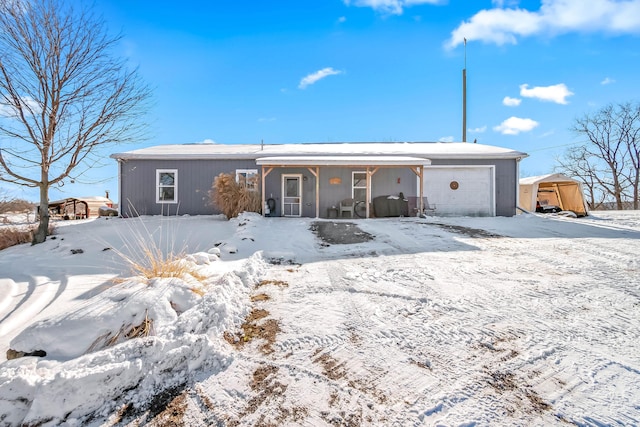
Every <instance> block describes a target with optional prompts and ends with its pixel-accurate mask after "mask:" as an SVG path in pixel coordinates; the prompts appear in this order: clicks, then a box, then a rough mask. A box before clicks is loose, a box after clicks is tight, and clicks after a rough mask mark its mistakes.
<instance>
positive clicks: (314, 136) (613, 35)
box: [51, 0, 640, 199]
mask: <svg viewBox="0 0 640 427" xmlns="http://www.w3.org/2000/svg"><path fill="white" fill-rule="evenodd" d="M96 8H97V11H98V13H100V14H102V15H103V16H104V19H105V20H106V22H107V24H108V27H109V29H110V31H112V32H114V33H116V32H118V31H121V32H122V34H123V39H122V42H121V43H120V45H119V51H117V52H116V54H119V55H123V56H126V57H127V58H128V61H129V63H130V64H131V65H132V66H137V67H139V71H140V73H141V75H142V77H143V78H144V80H146V82H147V83H148V84H149V85H150V86H151V87H152V88H153V93H154V98H153V106H152V108H151V110H150V111H149V115H148V118H147V120H148V122H149V123H150V125H151V126H150V129H151V132H150V134H149V139H148V140H146V141H144V142H141V143H140V144H137V145H123V146H119V147H116V148H115V149H114V150H112V151H128V150H132V149H136V148H141V147H147V146H152V145H158V144H174V143H193V142H202V141H215V142H217V143H224V144H247V143H260V141H261V140H263V141H264V142H265V143H267V144H269V143H299V142H351V141H372V142H387V141H461V139H462V69H463V68H464V66H465V45H464V38H466V40H467V43H466V68H467V129H468V130H467V140H468V141H473V140H474V139H475V140H477V142H478V143H483V144H489V145H497V146H502V147H508V148H513V149H516V150H520V151H524V152H527V153H529V155H530V157H529V158H528V159H525V160H524V161H523V162H522V164H521V175H522V176H529V175H538V174H543V173H548V172H552V170H553V167H554V164H555V161H554V159H555V157H556V156H558V155H561V154H562V153H563V152H564V151H565V150H566V149H567V147H568V146H569V145H571V144H573V143H575V142H577V141H578V138H577V137H576V136H575V135H573V134H572V133H571V132H570V130H569V128H570V127H571V125H572V123H573V120H574V119H575V118H577V117H580V116H583V115H584V114H586V113H590V112H593V111H595V110H597V109H598V108H601V107H603V106H604V105H606V104H608V103H618V102H626V101H637V100H639V96H638V87H639V85H638V76H639V72H638V69H640V48H639V47H638V46H640V44H639V42H640V37H639V36H640V0H624V1H623V0H589V1H585V0H544V1H529V0H522V1H511V0H502V1H497V0H493V1H492V0H473V1H470V0H448V1H446V0H304V1H278V0H271V1H257V0H256V1H248V0H236V1H225V2H223V1H187V2H174V1H171V2H169V1H162V0H155V1H146V0H145V1H143V0H108V1H98V2H96ZM108 154H110V152H106V153H105V157H106V156H108ZM105 164H106V166H104V167H102V168H98V169H92V170H91V171H90V172H89V173H87V174H86V175H85V176H81V177H76V179H75V183H73V184H71V183H68V184H67V185H65V186H64V187H63V188H61V189H54V190H53V191H52V194H51V198H52V199H55V198H58V197H66V196H81V195H102V194H104V190H110V191H111V194H112V196H113V197H116V195H117V168H116V165H115V161H113V160H111V159H108V160H105ZM94 181H99V182H97V183H95V184H88V183H90V182H94ZM85 183H87V184H85ZM59 190H63V191H62V192H60V191H59Z"/></svg>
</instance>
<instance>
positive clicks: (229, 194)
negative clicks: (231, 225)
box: [209, 173, 262, 219]
mask: <svg viewBox="0 0 640 427" xmlns="http://www.w3.org/2000/svg"><path fill="white" fill-rule="evenodd" d="M255 179H256V178H251V181H250V182H248V183H247V182H245V181H241V182H236V180H235V177H234V176H233V175H231V174H228V173H221V174H220V175H218V176H217V177H216V178H215V179H214V180H213V186H212V187H211V190H210V191H209V198H210V200H211V203H212V204H213V205H214V206H216V207H217V208H218V209H220V211H221V212H222V213H223V214H224V215H225V216H226V217H227V218H229V219H231V218H235V217H237V216H238V215H239V214H240V213H242V212H258V213H260V212H262V206H261V204H262V198H261V196H260V193H259V192H258V191H255V190H254V189H253V188H256V185H255V184H256V182H255Z"/></svg>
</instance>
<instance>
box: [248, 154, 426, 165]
mask: <svg viewBox="0 0 640 427" xmlns="http://www.w3.org/2000/svg"><path fill="white" fill-rule="evenodd" d="M256 164H258V165H260V166H274V167H275V166H429V165H430V164H431V160H429V159H425V158H421V157H408V156H282V157H259V158H258V159H256Z"/></svg>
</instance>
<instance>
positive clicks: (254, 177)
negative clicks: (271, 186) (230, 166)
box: [236, 169, 258, 191]
mask: <svg viewBox="0 0 640 427" xmlns="http://www.w3.org/2000/svg"><path fill="white" fill-rule="evenodd" d="M236 182H237V183H238V184H240V185H242V186H244V187H246V188H248V189H249V190H251V191H258V170H257V169H236Z"/></svg>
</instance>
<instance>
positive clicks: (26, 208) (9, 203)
mask: <svg viewBox="0 0 640 427" xmlns="http://www.w3.org/2000/svg"><path fill="white" fill-rule="evenodd" d="M34 207H35V204H34V203H32V202H30V201H28V200H23V199H6V198H0V214H7V213H11V212H14V213H22V212H24V213H27V212H32V211H33V209H34Z"/></svg>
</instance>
